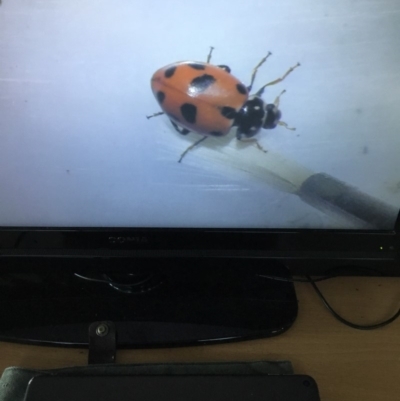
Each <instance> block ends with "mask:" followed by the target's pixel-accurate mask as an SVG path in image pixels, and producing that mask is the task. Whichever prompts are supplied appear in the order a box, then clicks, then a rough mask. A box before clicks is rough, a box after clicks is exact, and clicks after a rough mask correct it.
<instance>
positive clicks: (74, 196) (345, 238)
mask: <svg viewBox="0 0 400 401" xmlns="http://www.w3.org/2000/svg"><path fill="white" fill-rule="evenodd" d="M399 24H400V14H399V13H398V5H397V2H396V1H394V0H387V1H385V2H384V5H383V4H382V1H378V0H376V1H361V0H360V1H353V2H348V1H347V0H346V1H345V0H337V1H335V2H334V3H330V4H325V3H323V2H322V3H321V2H320V1H317V0H296V1H294V0H293V1H289V0H287V1H284V2H274V3H273V2H259V1H252V0H251V1H249V2H241V1H236V0H232V1H230V2H229V7H228V6H227V3H226V1H225V0H214V1H213V2H206V3H204V4H202V5H201V6H200V5H194V4H192V2H181V1H174V0H173V1H169V2H162V1H160V0H148V1H147V2H144V3H138V2H132V1H127V0H116V1H113V2H112V3H110V2H109V1H105V0H96V1H94V0H85V1H78V0H70V1H68V2H41V1H36V0H34V1H29V2H28V1H24V0H13V1H7V0H4V1H2V2H1V4H0V339H1V340H9V341H21V342H28V343H36V344H59V345H60V344H62V345H71V346H87V344H88V328H89V326H90V325H91V324H92V323H93V322H98V321H112V322H114V323H115V325H116V327H117V332H118V345H119V346H120V347H138V346H143V347H144V346H171V345H172V346H173V345H184V344H204V343H212V342H218V341H230V340H238V339H246V338H257V337H268V336H272V335H277V334H279V333H282V332H283V331H285V330H286V329H288V328H289V327H290V326H291V325H292V324H293V322H294V321H295V318H296V315H297V300H296V294H295V291H294V286H293V283H291V282H290V281H291V277H292V276H295V275H302V274H308V275H318V276H324V275H333V274H381V275H388V276H390V275H392V276H395V275H399V274H400V266H399V246H400V222H399V219H398V215H399V208H400V181H399V179H400V178H399V171H400V158H399V153H400V136H399V129H400V113H398V104H399V103H400V86H399V85H397V82H398V79H399V71H398V65H399V62H400V47H399V46H398V26H399ZM271 278H278V279H280V280H275V279H271Z"/></svg>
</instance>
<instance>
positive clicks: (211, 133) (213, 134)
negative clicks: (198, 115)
mask: <svg viewBox="0 0 400 401" xmlns="http://www.w3.org/2000/svg"><path fill="white" fill-rule="evenodd" d="M209 134H210V135H212V136H224V133H223V132H221V131H211V132H209Z"/></svg>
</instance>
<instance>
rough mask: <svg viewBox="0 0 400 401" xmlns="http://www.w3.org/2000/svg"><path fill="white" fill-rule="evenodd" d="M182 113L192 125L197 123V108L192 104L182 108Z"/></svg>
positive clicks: (185, 104) (184, 105)
mask: <svg viewBox="0 0 400 401" xmlns="http://www.w3.org/2000/svg"><path fill="white" fill-rule="evenodd" d="M181 113H182V116H183V118H184V119H185V120H186V121H187V122H188V123H190V124H194V123H195V122H196V115H197V107H196V106H195V105H194V104H191V103H184V104H183V105H182V106H181Z"/></svg>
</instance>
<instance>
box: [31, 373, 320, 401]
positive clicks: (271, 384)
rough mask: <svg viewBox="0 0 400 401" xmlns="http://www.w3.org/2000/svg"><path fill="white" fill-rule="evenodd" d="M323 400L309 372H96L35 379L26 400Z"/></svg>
mask: <svg viewBox="0 0 400 401" xmlns="http://www.w3.org/2000/svg"><path fill="white" fill-rule="evenodd" d="M55 394H57V401H70V400H74V401H97V400H102V401H113V400H116V399H117V400H119V401H130V400H136V401H154V400H160V401H170V400H176V401H186V400H188V399H190V400H193V401H205V400H214V399H218V400H220V401H236V400H237V401H264V400H268V401H319V395H318V387H317V384H316V383H315V381H314V380H313V379H312V378H311V377H309V376H302V375H288V376H287V375H282V376H281V375H262V376H252V375H251V376H220V375H215V376H158V377H157V376H135V377H129V376H119V377H107V376H94V377H73V376H72V377H45V376H38V377H35V378H33V379H32V380H31V382H30V384H29V386H28V390H27V394H26V398H25V401H53V400H54V399H55V398H54V396H55Z"/></svg>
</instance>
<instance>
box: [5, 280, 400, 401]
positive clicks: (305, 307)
mask: <svg viewBox="0 0 400 401" xmlns="http://www.w3.org/2000/svg"><path fill="white" fill-rule="evenodd" d="M319 287H320V289H321V290H322V291H323V293H324V294H325V295H326V297H327V298H328V300H329V301H331V303H332V306H334V307H335V308H336V310H337V311H338V312H339V313H341V314H342V315H343V316H344V317H346V318H348V319H351V320H353V321H355V322H357V323H360V324H369V323H375V322H377V321H380V320H382V319H387V318H389V317H390V316H391V315H393V314H394V313H395V312H396V311H397V310H398V309H399V307H400V278H360V277H347V278H344V277H343V278H336V279H332V280H329V281H326V282H321V283H320V284H319ZM296 291H297V296H298V299H299V316H298V319H297V321H296V322H295V324H294V326H293V327H292V328H291V329H290V330H289V331H287V332H286V333H284V334H282V335H280V336H278V337H275V338H269V339H264V340H254V341H244V342H238V343H230V344H223V345H206V346H198V347H186V348H177V349H156V350H132V351H120V352H118V354H117V362H118V363H153V362H154V363H156V362H211V361H252V360H290V361H291V362H292V363H293V366H294V369H295V372H296V373H301V374H307V375H310V376H312V377H314V379H315V380H316V381H317V383H318V386H319V390H320V395H321V400H322V401H338V400H340V401H354V400H363V401H370V400H371V401H372V400H374V401H376V400H382V401H383V400H388V401H389V400H390V401H395V400H399V399H400V319H398V320H397V321H395V322H394V323H392V324H391V325H389V326H387V327H385V328H382V329H378V330H373V331H359V330H354V329H351V328H349V327H346V326H344V325H342V324H341V323H339V322H337V321H336V320H335V319H334V318H333V317H332V316H331V315H330V314H329V313H328V311H327V310H326V309H325V307H324V306H323V304H322V302H321V301H320V300H319V298H318V297H317V295H316V293H315V292H314V290H313V289H312V287H311V286H310V285H309V284H297V285H296ZM86 363H87V351H86V350H82V349H66V348H53V347H38V346H27V345H20V344H11V343H0V371H1V372H2V371H3V370H4V369H5V368H6V367H8V366H21V367H29V368H37V369H41V368H57V367H66V366H75V365H85V364H86Z"/></svg>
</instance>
